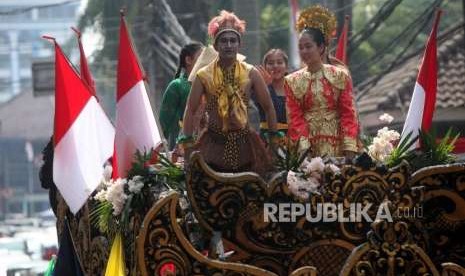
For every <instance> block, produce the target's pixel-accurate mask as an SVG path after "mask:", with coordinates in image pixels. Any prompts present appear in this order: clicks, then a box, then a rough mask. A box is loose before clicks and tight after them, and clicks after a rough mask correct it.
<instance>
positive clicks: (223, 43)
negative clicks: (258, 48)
mask: <svg viewBox="0 0 465 276" xmlns="http://www.w3.org/2000/svg"><path fill="white" fill-rule="evenodd" d="M240 45H241V42H240V39H239V36H238V35H237V34H236V33H233V32H224V33H222V34H220V36H219V37H218V38H217V39H216V42H215V49H216V50H217V51H218V55H219V57H220V58H227V59H230V58H236V55H237V53H238V52H239V46H240Z"/></svg>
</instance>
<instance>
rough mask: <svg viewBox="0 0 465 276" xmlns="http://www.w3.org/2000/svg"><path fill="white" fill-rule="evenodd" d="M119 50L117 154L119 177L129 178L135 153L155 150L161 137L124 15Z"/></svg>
mask: <svg viewBox="0 0 465 276" xmlns="http://www.w3.org/2000/svg"><path fill="white" fill-rule="evenodd" d="M120 24H121V25H120V38H119V39H120V41H119V50H118V72H117V95H116V137H115V151H116V159H117V162H116V163H117V164H118V165H117V168H115V165H114V166H113V170H114V171H116V170H117V172H118V176H119V177H126V175H127V171H128V170H129V169H130V167H131V164H132V161H133V159H134V154H135V153H136V151H137V150H139V151H141V152H144V151H148V150H150V149H151V148H155V147H156V146H157V144H159V143H160V142H161V135H160V132H159V130H158V127H157V124H156V122H155V117H154V116H153V111H152V107H151V106H150V101H149V98H148V95H147V91H146V88H145V83H144V76H143V73H142V69H141V67H140V65H139V61H138V59H137V56H136V53H135V51H134V48H133V46H132V42H131V39H130V37H129V33H128V30H127V27H126V22H125V20H124V16H123V15H122V16H121V23H120Z"/></svg>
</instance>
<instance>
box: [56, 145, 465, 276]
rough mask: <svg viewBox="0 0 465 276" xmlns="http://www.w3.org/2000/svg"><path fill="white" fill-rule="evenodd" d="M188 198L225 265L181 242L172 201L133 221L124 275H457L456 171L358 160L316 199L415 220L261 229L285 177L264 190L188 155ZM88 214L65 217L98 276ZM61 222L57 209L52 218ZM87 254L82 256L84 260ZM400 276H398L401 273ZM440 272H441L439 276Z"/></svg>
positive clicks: (97, 243)
mask: <svg viewBox="0 0 465 276" xmlns="http://www.w3.org/2000/svg"><path fill="white" fill-rule="evenodd" d="M191 160H192V165H191V168H190V170H189V172H188V175H187V189H188V199H189V201H190V203H191V206H192V210H193V212H194V213H195V215H196V217H197V219H198V221H199V224H200V226H201V227H202V228H203V229H204V230H206V232H207V233H208V232H212V231H221V232H222V237H223V242H224V245H225V247H227V248H228V249H229V250H233V251H234V252H235V254H233V255H232V256H230V257H229V258H228V259H227V261H225V262H223V261H219V260H215V259H211V258H207V257H205V256H204V255H202V254H201V253H200V252H199V251H197V249H196V248H195V247H194V246H193V245H192V244H191V243H190V241H189V239H188V238H187V237H188V233H187V231H186V225H185V220H184V217H183V213H182V212H183V211H182V209H181V208H179V203H178V197H179V196H178V195H177V194H176V193H170V194H169V195H168V196H167V197H165V198H163V199H161V200H159V201H158V202H154V203H153V206H152V207H151V208H150V209H149V211H148V212H147V214H139V215H140V217H139V218H137V219H134V221H133V231H132V234H131V237H126V239H125V244H126V256H127V257H126V258H127V259H126V265H127V271H128V273H129V275H157V273H158V271H159V268H160V267H161V265H163V264H165V263H173V264H175V266H176V269H177V275H186V276H188V275H189V276H190V275H293V276H296V275H409V274H408V273H415V274H410V275H465V269H464V268H463V267H464V265H465V235H463V233H465V164H453V165H447V166H436V167H428V168H424V169H422V170H419V171H417V172H415V173H413V174H412V173H411V172H410V170H409V166H408V164H405V163H404V164H401V165H400V166H398V167H396V168H393V169H391V170H388V169H386V168H385V167H383V166H377V165H376V164H374V163H373V162H372V161H371V159H369V157H367V156H366V155H362V156H361V157H359V158H358V159H357V160H356V162H355V164H353V165H346V166H344V167H343V168H342V170H341V174H340V175H336V176H330V177H329V178H328V179H329V181H328V183H327V184H326V187H327V189H326V192H325V193H324V194H322V195H318V196H313V197H312V199H311V204H312V208H313V206H314V205H316V203H318V202H331V203H335V204H337V203H340V204H343V205H344V206H348V204H349V203H357V202H358V203H363V204H368V203H371V204H373V205H372V207H373V208H372V209H370V212H369V213H370V214H372V212H374V211H375V210H376V209H377V207H378V206H379V205H380V204H382V203H383V202H388V203H389V206H390V208H392V209H402V208H406V207H409V208H411V209H412V208H423V209H422V210H423V217H422V218H414V219H413V218H408V217H402V216H396V217H395V219H394V222H392V223H390V222H386V221H377V222H376V223H369V222H363V223H337V222H332V223H323V222H317V223H309V222H307V221H305V219H303V218H302V219H300V220H297V221H296V222H288V223H271V222H264V219H263V204H264V203H266V202H272V203H278V202H295V201H297V200H298V199H296V198H295V197H294V196H293V195H292V194H291V193H290V191H289V190H288V189H287V185H286V181H285V179H286V178H285V175H284V174H278V175H277V176H276V177H274V178H273V179H272V180H271V181H270V182H269V183H265V182H264V181H263V180H262V179H261V178H260V177H258V176H257V175H256V174H253V173H239V174H223V173H217V172H214V171H212V170H211V169H210V168H209V167H208V166H207V165H206V164H205V162H204V161H203V160H202V158H201V157H200V155H198V154H195V153H194V155H193V156H192V159H191ZM86 208H88V207H85V208H84V209H83V211H81V212H80V213H79V214H78V215H77V216H76V217H72V218H71V223H70V225H71V232H72V234H73V236H74V237H75V241H76V248H77V250H78V254H79V256H80V257H81V259H82V260H81V262H82V264H83V267H84V268H85V271H86V272H87V273H86V274H87V275H99V274H101V275H103V273H104V266H105V261H106V258H107V256H108V249H109V248H108V242H107V241H106V238H105V237H103V236H101V235H100V234H99V233H98V232H97V231H96V229H93V227H92V226H90V225H89V220H88V212H87V211H86V210H87V209H86ZM58 214H59V215H58V222H59V225H60V221H61V222H62V220H63V218H64V215H63V212H61V214H60V212H59V213H58ZM89 252H90V253H91V254H89ZM402 273H403V274H402ZM439 273H441V274H439Z"/></svg>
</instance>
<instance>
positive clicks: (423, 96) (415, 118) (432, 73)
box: [401, 10, 441, 148]
mask: <svg viewBox="0 0 465 276" xmlns="http://www.w3.org/2000/svg"><path fill="white" fill-rule="evenodd" d="M440 17H441V11H440V10H439V11H438V12H437V13H436V17H435V19H434V23H433V29H432V30H431V34H430V36H429V38H428V42H427V43H426V49H425V53H424V55H423V60H422V62H421V64H420V70H419V72H418V76H417V81H416V83H415V88H414V90H413V95H412V100H411V101H410V106H409V109H408V113H407V118H406V119H405V123H404V128H403V130H402V135H401V137H405V136H406V135H408V134H409V133H412V136H411V137H412V138H415V137H417V136H418V134H419V130H420V129H421V130H422V131H428V130H429V129H430V127H431V123H432V121H433V113H434V107H435V104H436V90H437V72H438V68H437V46H436V34H437V28H438V24H439V18H440ZM418 146H419V143H416V144H414V145H412V148H414V147H418Z"/></svg>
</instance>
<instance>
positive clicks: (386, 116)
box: [379, 113, 394, 124]
mask: <svg viewBox="0 0 465 276" xmlns="http://www.w3.org/2000/svg"><path fill="white" fill-rule="evenodd" d="M379 120H380V121H381V122H385V123H388V124H390V123H391V122H392V121H394V117H392V116H391V115H390V114H388V113H384V114H383V115H381V116H379Z"/></svg>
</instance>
